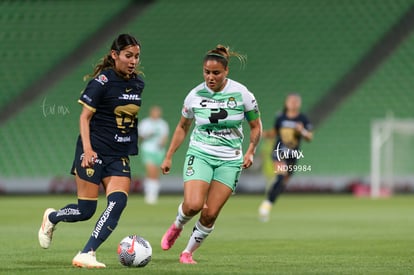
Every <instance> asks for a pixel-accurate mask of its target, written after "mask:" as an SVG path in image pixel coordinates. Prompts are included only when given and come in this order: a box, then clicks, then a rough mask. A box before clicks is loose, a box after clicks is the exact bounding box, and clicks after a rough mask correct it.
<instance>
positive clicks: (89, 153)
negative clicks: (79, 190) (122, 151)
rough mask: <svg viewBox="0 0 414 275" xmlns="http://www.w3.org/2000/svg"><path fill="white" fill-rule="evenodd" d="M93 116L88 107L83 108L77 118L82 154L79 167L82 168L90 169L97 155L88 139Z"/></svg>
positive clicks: (89, 138)
mask: <svg viewBox="0 0 414 275" xmlns="http://www.w3.org/2000/svg"><path fill="white" fill-rule="evenodd" d="M93 115H94V112H93V111H91V110H90V109H89V108H88V107H86V106H83V108H82V112H81V114H80V117H79V132H80V136H81V139H82V145H83V153H84V155H83V159H82V164H81V166H82V167H84V168H88V167H92V166H93V163H94V161H95V159H96V158H97V157H98V154H97V153H96V152H95V151H94V150H93V148H92V145H91V137H90V128H89V125H90V121H91V119H92V116H93Z"/></svg>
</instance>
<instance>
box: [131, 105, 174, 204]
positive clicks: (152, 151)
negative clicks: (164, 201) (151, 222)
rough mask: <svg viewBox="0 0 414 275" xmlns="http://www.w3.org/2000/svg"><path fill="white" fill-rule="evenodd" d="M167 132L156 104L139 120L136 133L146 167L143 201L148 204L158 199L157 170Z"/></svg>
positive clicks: (166, 126) (158, 183) (158, 182)
mask: <svg viewBox="0 0 414 275" xmlns="http://www.w3.org/2000/svg"><path fill="white" fill-rule="evenodd" d="M168 132H169V129H168V124H167V122H165V120H163V119H162V110H161V108H160V107H158V106H153V107H151V110H150V113H149V117H147V118H144V119H143V120H141V121H140V123H139V126H138V134H139V137H140V139H141V144H140V155H141V158H142V161H143V162H144V164H145V168H146V177H145V180H144V194H145V202H146V203H148V204H156V203H157V201H158V194H159V190H160V181H159V177H160V175H159V173H160V172H159V171H160V165H161V163H162V160H163V159H164V156H165V145H166V142H167V140H168Z"/></svg>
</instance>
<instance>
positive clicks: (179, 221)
mask: <svg viewBox="0 0 414 275" xmlns="http://www.w3.org/2000/svg"><path fill="white" fill-rule="evenodd" d="M192 218H193V217H190V216H186V215H184V213H183V204H182V203H180V205H179V206H178V212H177V217H175V221H174V224H175V226H176V227H177V228H183V227H184V225H185V224H186V223H188V222H189V221H190V220H191V219H192Z"/></svg>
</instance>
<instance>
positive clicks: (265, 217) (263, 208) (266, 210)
mask: <svg viewBox="0 0 414 275" xmlns="http://www.w3.org/2000/svg"><path fill="white" fill-rule="evenodd" d="M272 206H273V205H272V203H271V202H270V201H268V200H265V201H263V202H262V204H261V205H260V207H259V219H260V221H262V222H268V221H269V216H270V210H272Z"/></svg>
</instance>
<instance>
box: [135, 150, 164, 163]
mask: <svg viewBox="0 0 414 275" xmlns="http://www.w3.org/2000/svg"><path fill="white" fill-rule="evenodd" d="M139 154H140V155H141V159H142V162H144V163H145V164H154V165H156V166H160V165H161V163H162V161H163V159H164V155H165V150H160V151H157V152H152V151H146V150H140V152H139Z"/></svg>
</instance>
